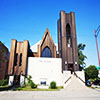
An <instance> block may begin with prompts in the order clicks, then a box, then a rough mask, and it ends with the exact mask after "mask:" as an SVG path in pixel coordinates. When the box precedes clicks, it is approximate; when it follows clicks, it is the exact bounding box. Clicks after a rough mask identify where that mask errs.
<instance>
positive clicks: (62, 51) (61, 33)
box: [58, 11, 79, 72]
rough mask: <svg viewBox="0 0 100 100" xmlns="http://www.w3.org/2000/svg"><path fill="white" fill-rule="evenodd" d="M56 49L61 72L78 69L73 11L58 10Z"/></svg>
mask: <svg viewBox="0 0 100 100" xmlns="http://www.w3.org/2000/svg"><path fill="white" fill-rule="evenodd" d="M58 51H59V57H60V58H62V72H63V71H64V70H67V71H71V72H74V71H77V70H79V66H78V52H77V38H76V25H75V13H74V12H70V13H65V11H61V12H60V18H59V19H58Z"/></svg>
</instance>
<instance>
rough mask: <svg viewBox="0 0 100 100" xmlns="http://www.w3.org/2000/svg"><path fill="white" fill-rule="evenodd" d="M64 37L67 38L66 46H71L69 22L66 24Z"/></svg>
mask: <svg viewBox="0 0 100 100" xmlns="http://www.w3.org/2000/svg"><path fill="white" fill-rule="evenodd" d="M66 39H67V43H66V45H67V46H68V47H71V46H72V39H71V32H70V25H69V24H67V25H66Z"/></svg>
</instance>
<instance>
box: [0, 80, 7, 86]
mask: <svg viewBox="0 0 100 100" xmlns="http://www.w3.org/2000/svg"><path fill="white" fill-rule="evenodd" d="M5 85H8V79H5V80H2V81H0V86H5Z"/></svg>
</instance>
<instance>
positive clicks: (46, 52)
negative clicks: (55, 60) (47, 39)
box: [41, 46, 52, 58]
mask: <svg viewBox="0 0 100 100" xmlns="http://www.w3.org/2000/svg"><path fill="white" fill-rule="evenodd" d="M41 57H49V58H51V57H52V53H51V50H50V48H49V47H47V46H46V47H45V48H44V49H43V51H42V54H41Z"/></svg>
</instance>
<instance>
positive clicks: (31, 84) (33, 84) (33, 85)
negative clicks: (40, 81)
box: [30, 80, 37, 88]
mask: <svg viewBox="0 0 100 100" xmlns="http://www.w3.org/2000/svg"><path fill="white" fill-rule="evenodd" d="M30 86H31V88H37V85H36V84H35V83H34V82H33V81H32V80H30Z"/></svg>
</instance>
